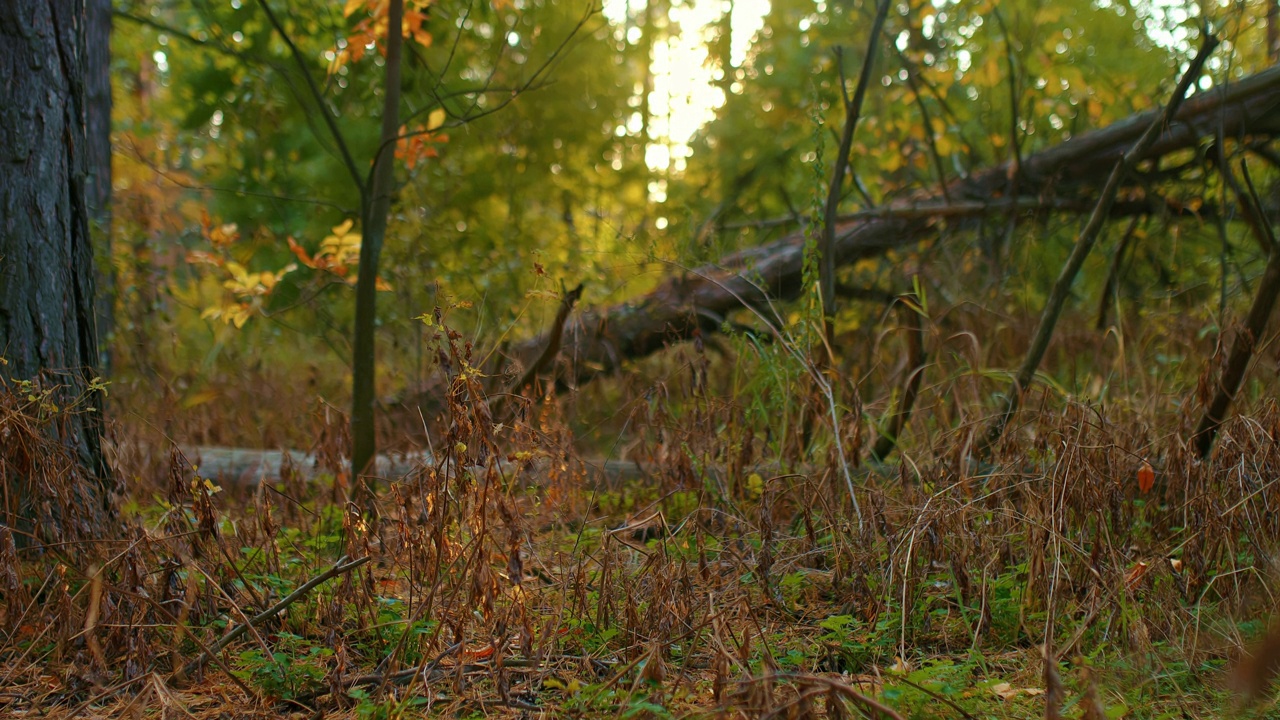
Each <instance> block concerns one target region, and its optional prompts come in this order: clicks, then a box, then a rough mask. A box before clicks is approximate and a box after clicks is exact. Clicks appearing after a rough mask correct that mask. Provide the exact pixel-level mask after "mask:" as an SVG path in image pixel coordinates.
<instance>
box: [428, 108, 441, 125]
mask: <svg viewBox="0 0 1280 720" xmlns="http://www.w3.org/2000/svg"><path fill="white" fill-rule="evenodd" d="M444 119H445V114H444V108H436V109H435V110H432V111H431V114H430V115H428V116H427V130H435V129H437V128H439V127H440V126H441V125H444Z"/></svg>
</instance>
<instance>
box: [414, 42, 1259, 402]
mask: <svg viewBox="0 0 1280 720" xmlns="http://www.w3.org/2000/svg"><path fill="white" fill-rule="evenodd" d="M1159 112H1160V110H1159V109H1156V110H1152V111H1149V112H1144V113H1139V114H1136V115H1133V116H1130V117H1129V118H1126V119H1125V120H1122V121H1120V122H1117V123H1115V124H1112V125H1110V126H1108V127H1105V128H1102V129H1099V130H1096V131H1094V132H1090V133H1087V134H1083V135H1078V136H1076V137H1074V138H1071V139H1069V140H1067V141H1065V142H1063V143H1061V144H1059V145H1056V146H1054V147H1051V148H1047V149H1045V150H1042V151H1040V152H1037V153H1034V154H1031V155H1028V156H1027V157H1025V158H1023V160H1022V164H1021V168H1020V173H1021V174H1020V179H1019V183H1020V187H1021V188H1022V189H1023V191H1024V192H1025V193H1026V195H1024V196H1023V197H1021V198H1014V199H1011V200H1010V199H1006V200H1005V201H1004V202H1000V201H993V199H996V198H1000V196H1001V195H1002V193H1003V191H1004V189H1005V188H1006V187H1007V185H1008V174H1009V172H1010V167H1009V166H1008V164H1004V165H1000V166H997V167H992V168H988V169H985V170H981V171H978V172H975V173H973V174H971V175H969V176H968V177H966V178H962V179H959V180H955V181H953V182H951V183H950V184H949V185H948V186H947V188H946V192H943V190H942V189H940V188H939V189H936V190H934V191H932V192H920V193H917V194H915V195H913V196H912V197H910V198H908V199H906V200H903V201H899V202H895V203H891V204H889V205H886V206H885V207H882V208H877V209H874V210H871V211H867V212H864V213H860V214H858V215H857V216H854V217H851V218H848V219H845V220H843V221H841V222H840V224H839V225H838V226H837V231H836V239H835V249H834V254H835V262H836V264H837V265H848V264H851V263H854V262H857V261H858V260H862V259H865V258H871V257H876V256H879V255H882V254H884V253H886V252H888V251H889V250H893V249H902V248H907V247H910V246H912V245H914V244H916V243H918V242H920V241H922V240H925V239H927V238H928V237H930V236H931V235H932V234H933V233H934V232H935V228H936V225H937V222H938V219H939V218H942V217H956V216H963V215H973V214H984V213H990V212H993V211H998V212H1006V211H1007V210H1000V209H999V208H1000V207H1001V206H1002V205H1003V206H1005V207H1009V206H1019V207H1021V206H1033V207H1037V208H1048V209H1055V208H1061V207H1062V204H1061V202H1060V199H1061V198H1063V197H1068V198H1071V197H1072V196H1079V195H1081V194H1084V193H1088V192H1090V191H1091V190H1092V189H1095V188H1097V187H1100V186H1101V184H1102V183H1103V182H1104V181H1105V180H1106V177H1107V175H1108V174H1109V173H1110V172H1111V169H1112V168H1113V167H1114V166H1115V164H1116V163H1117V162H1118V161H1119V160H1120V158H1121V157H1122V156H1123V155H1124V153H1125V151H1127V150H1128V149H1129V148H1130V147H1131V146H1133V144H1134V143H1135V142H1136V141H1137V140H1138V138H1139V137H1140V136H1141V135H1142V133H1143V131H1144V130H1145V129H1146V128H1147V127H1148V126H1150V125H1151V123H1152V122H1153V121H1154V120H1155V119H1156V117H1157V116H1158V113H1159ZM1276 134H1280V67H1276V68H1271V69H1268V70H1266V71H1264V72H1261V73H1258V74H1256V75H1253V76H1251V77H1248V78H1246V79H1244V80H1241V81H1239V82H1233V83H1230V84H1227V85H1222V86H1218V87H1215V88H1214V89H1212V90H1209V91H1207V92H1201V93H1198V94H1196V95H1194V96H1192V97H1190V98H1188V99H1187V100H1186V102H1185V103H1183V105H1182V108H1181V109H1180V110H1179V112H1178V114H1177V116H1176V118H1175V121H1174V122H1173V123H1172V124H1170V125H1169V126H1168V127H1166V128H1165V129H1164V130H1163V132H1162V133H1161V135H1160V137H1159V138H1158V139H1157V140H1156V141H1155V142H1154V143H1153V144H1152V146H1151V147H1150V148H1149V149H1148V151H1147V152H1146V153H1144V154H1143V155H1142V160H1143V161H1149V160H1153V159H1157V158H1160V157H1163V156H1165V155H1168V154H1170V153H1174V152H1177V151H1181V150H1186V149H1189V148H1193V147H1195V146H1196V145H1197V144H1198V143H1199V142H1201V140H1203V139H1205V138H1212V139H1217V138H1218V137H1219V136H1221V137H1224V138H1236V139H1245V138H1249V137H1254V138H1271V137H1274V136H1275V135H1276ZM1132 211H1134V207H1133V206H1132V205H1118V206H1117V208H1116V209H1115V212H1116V213H1117V214H1118V213H1123V212H1132ZM1139 211H1140V208H1139ZM804 245H805V234H804V232H803V231H800V232H795V233H792V234H791V235H788V236H787V237H784V238H782V239H780V240H777V241H774V242H771V243H767V244H765V245H761V246H759V247H756V248H751V249H748V250H743V251H740V252H736V253H733V254H730V255H728V256H726V257H725V258H723V259H722V260H721V261H720V262H719V263H714V264H709V265H704V266H702V267H699V268H696V269H693V270H689V271H686V272H681V273H678V274H675V275H673V276H672V277H669V278H667V279H666V280H664V281H663V282H662V283H661V284H660V285H659V286H658V287H657V288H655V289H654V290H653V291H651V292H649V293H648V294H646V295H645V296H643V297H641V298H639V299H637V300H633V301H629V302H625V303H621V304H618V305H614V306H611V307H605V308H598V309H592V310H587V311H584V312H582V313H580V314H579V315H578V316H577V317H576V318H574V319H572V320H571V321H570V322H569V323H568V324H567V326H566V327H565V328H564V337H563V339H562V343H561V354H562V355H563V356H564V357H566V358H568V359H569V366H570V368H571V369H570V370H569V372H568V375H567V377H566V379H571V380H573V381H575V382H576V384H582V383H586V382H589V381H590V380H592V379H594V378H596V377H597V376H599V375H602V374H608V373H611V372H613V371H614V370H616V369H617V368H618V367H620V366H621V364H622V363H623V362H625V361H627V360H631V359H636V358H641V357H645V356H647V355H650V354H652V353H654V352H657V351H659V350H661V349H663V348H665V347H667V346H668V345H669V344H671V343H674V342H679V341H682V340H687V339H689V338H691V337H692V336H693V334H694V333H695V332H696V331H699V330H700V331H701V332H703V333H704V334H705V333H715V332H719V330H720V328H721V326H722V324H723V321H724V319H725V317H726V315H727V314H728V313H730V312H732V311H734V310H737V309H739V308H742V307H744V306H746V307H758V308H759V307H765V306H766V305H767V303H768V302H769V301H772V300H786V299H790V298H794V297H796V296H797V295H798V294H799V293H800V291H801V280H802V267H803V262H804ZM547 343H548V339H547V338H546V337H543V336H539V337H535V338H532V339H530V340H528V341H525V342H523V343H520V344H518V345H516V346H514V347H512V348H511V349H510V352H509V355H510V356H512V357H516V358H530V357H535V356H537V354H538V351H539V349H541V348H544V347H546V346H547ZM406 404H408V405H412V404H413V403H412V402H409V403H406Z"/></svg>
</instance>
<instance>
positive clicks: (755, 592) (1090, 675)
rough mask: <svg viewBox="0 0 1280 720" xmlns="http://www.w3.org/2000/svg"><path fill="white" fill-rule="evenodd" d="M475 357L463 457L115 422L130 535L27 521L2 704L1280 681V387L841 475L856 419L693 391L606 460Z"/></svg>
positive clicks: (96, 709) (619, 696) (967, 691)
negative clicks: (805, 415)
mask: <svg viewBox="0 0 1280 720" xmlns="http://www.w3.org/2000/svg"><path fill="white" fill-rule="evenodd" d="M464 391H465V388H463V390H460V391H459V392H458V393H457V394H456V396H455V397H454V398H453V400H454V401H458V402H455V404H454V407H453V412H454V413H455V414H454V420H453V423H452V425H451V426H450V427H449V429H448V430H447V431H446V433H447V434H446V435H445V439H444V441H443V442H438V443H437V445H436V447H437V448H438V449H439V448H444V449H445V450H444V451H443V452H442V457H440V458H439V459H438V460H437V461H436V462H435V463H434V464H430V465H423V466H421V467H420V468H419V469H418V470H416V471H415V472H412V473H410V474H408V475H407V476H404V477H402V478H396V479H393V480H392V481H384V482H379V483H377V484H376V485H375V486H374V494H373V495H369V494H364V493H361V492H356V491H353V490H352V488H351V487H350V483H349V481H348V478H347V476H346V474H345V471H344V470H343V469H342V466H341V463H340V462H336V461H335V460H334V458H336V457H337V456H338V454H337V452H336V449H337V448H339V446H340V444H341V442H342V440H341V437H340V433H333V434H327V435H326V434H325V433H321V434H320V437H321V440H322V442H320V443H318V446H317V448H315V456H316V457H318V458H321V460H320V461H319V463H320V466H319V467H314V468H301V469H300V468H297V467H296V466H294V465H293V464H292V463H291V462H288V461H286V462H285V463H284V464H283V466H282V468H281V469H280V472H279V473H278V475H277V476H275V477H267V478H264V479H263V480H262V481H261V482H258V483H256V484H254V485H253V486H250V487H245V486H241V485H232V484H229V483H228V484H225V486H224V485H222V484H219V482H218V480H217V479H216V478H206V477H204V476H202V475H201V474H200V472H199V469H198V468H196V467H194V466H193V465H192V463H191V462H190V461H189V460H188V459H187V458H186V457H185V456H183V455H182V454H181V453H179V452H176V451H175V452H174V453H173V454H172V455H171V456H170V458H169V461H168V463H167V464H166V463H164V462H157V460H156V458H154V457H153V456H151V455H148V454H146V453H144V451H142V450H140V449H139V448H136V447H134V448H132V449H131V448H130V447H129V446H127V445H120V446H118V448H117V451H116V458H115V459H116V464H117V466H118V468H119V469H120V470H121V472H122V474H123V476H124V477H125V478H126V480H127V481H128V486H127V493H126V497H125V498H124V499H123V503H122V506H121V507H122V511H121V514H122V516H123V519H124V521H125V527H124V528H123V529H122V530H121V531H120V535H119V536H118V537H115V538H99V539H98V540H97V541H96V542H87V543H82V544H80V545H70V544H68V545H66V546H59V545H56V544H55V545H46V546H45V547H44V548H43V549H42V550H40V551H38V552H37V551H34V550H33V549H31V548H30V547H29V546H27V545H26V544H25V543H18V545H22V546H23V547H18V546H16V545H15V544H14V542H13V536H12V535H11V534H9V535H8V536H7V537H5V538H4V541H5V542H4V543H3V545H4V546H5V548H0V549H3V552H0V578H3V579H5V589H4V594H3V598H4V601H3V603H2V605H3V615H2V616H0V633H3V634H2V635H0V659H2V660H3V662H2V663H0V678H3V680H0V687H3V691H0V714H3V715H5V716H8V717H86V718H107V717H138V718H150V717H162V718H171V717H172V718H187V717H194V718H241V717H244V718H249V717H264V718H265V717H285V716H288V717H307V718H312V717H315V718H318V717H332V718H360V719H361V720H367V719H384V718H385V719H390V718H400V717H419V716H427V715H430V716H439V717H462V718H482V717H483V718H487V717H530V718H532V717H600V718H636V717H654V718H660V717H765V718H804V717H832V718H843V717H873V718H894V717H901V718H934V717H941V718H977V717H982V718H993V717H994V718H1004V717H1067V718H1118V717H1134V718H1139V717H1141V718H1211V717H1221V716H1223V715H1224V714H1227V713H1230V712H1238V713H1239V714H1240V716H1243V717H1263V716H1270V715H1271V714H1274V713H1275V712H1276V710H1275V706H1274V704H1272V703H1271V701H1270V700H1269V698H1270V693H1269V691H1268V688H1267V686H1268V683H1269V681H1270V675H1271V673H1272V672H1274V669H1275V668H1274V667H1272V666H1271V665H1272V664H1273V663H1271V659H1273V658H1274V657H1275V656H1276V655H1277V654H1278V653H1280V639H1277V637H1270V638H1268V637H1267V635H1268V633H1267V626H1268V622H1269V620H1268V619H1269V617H1270V615H1271V613H1272V611H1273V610H1274V609H1275V607H1276V599H1275V597H1274V596H1273V594H1272V593H1273V588H1275V587H1276V582H1275V581H1276V575H1275V571H1276V559H1275V558H1276V557H1277V556H1276V554H1275V550H1276V538H1278V537H1280V513H1277V512H1276V508H1277V507H1280V444H1278V443H1277V442H1276V438H1277V437H1280V411H1278V410H1277V408H1276V406H1275V404H1274V403H1267V404H1264V405H1263V406H1261V407H1260V408H1258V409H1256V410H1255V411H1252V412H1250V414H1249V415H1247V416H1244V417H1239V418H1236V419H1234V420H1232V421H1231V422H1230V423H1228V425H1227V426H1225V427H1224V431H1223V434H1222V436H1221V438H1220V440H1219V444H1218V448H1217V450H1216V452H1215V455H1214V456H1213V458H1212V460H1210V461H1206V462H1201V461H1199V460H1197V459H1195V458H1194V456H1193V455H1192V454H1191V453H1190V451H1189V450H1187V449H1186V448H1185V447H1182V446H1181V445H1180V444H1179V443H1178V441H1177V440H1176V438H1174V437H1173V436H1164V437H1161V438H1156V437H1152V435H1151V433H1150V430H1149V429H1148V428H1149V427H1150V425H1148V424H1146V423H1143V422H1138V421H1136V420H1135V419H1134V418H1133V417H1130V416H1125V415H1123V414H1121V413H1116V414H1115V415H1114V416H1109V415H1107V414H1106V413H1104V412H1102V411H1101V410H1099V409H1097V408H1093V407H1088V406H1085V405H1080V404H1075V403H1069V402H1067V403H1059V404H1058V405H1059V406H1058V407H1056V408H1052V409H1051V408H1050V406H1049V405H1048V404H1045V405H1042V406H1041V407H1040V409H1038V410H1027V411H1024V412H1023V413H1022V414H1021V415H1020V420H1019V423H1018V424H1017V426H1016V427H1014V428H1013V429H1011V431H1010V432H1009V433H1008V435H1007V436H1006V440H1005V441H1004V442H1003V444H1002V445H1000V446H999V447H998V448H997V449H996V452H995V454H994V455H993V456H992V457H991V458H990V459H989V460H987V461H983V462H978V461H975V460H974V459H973V458H972V457H970V456H969V455H968V454H967V448H969V447H971V442H972V437H973V434H974V432H975V430H974V429H973V428H972V427H970V428H968V429H966V430H952V431H948V432H946V433H939V434H938V436H937V437H936V441H935V442H934V444H933V449H931V450H929V451H927V452H923V453H914V454H910V455H908V457H907V459H906V460H903V461H895V462H893V463H892V464H884V465H879V464H877V465H871V466H868V465H865V464H864V465H862V466H849V467H847V469H848V471H849V476H848V478H847V479H848V482H846V477H845V474H844V472H845V470H846V465H845V464H844V463H843V462H841V460H840V458H839V457H837V456H836V455H835V452H834V450H831V449H820V450H817V451H811V452H810V453H809V454H808V455H807V456H806V455H797V456H796V457H797V459H796V460H792V461H778V460H777V459H776V458H774V457H763V456H764V455H765V454H766V453H765V452H764V450H763V448H764V447H765V445H766V441H765V439H764V438H760V437H757V436H755V435H754V431H752V430H751V429H749V428H748V427H745V426H743V425H739V424H735V423H734V422H733V421H732V420H725V419H724V418H719V417H716V416H714V413H712V412H711V411H707V412H705V413H703V412H701V411H693V412H690V413H688V414H685V415H683V416H682V417H679V418H674V419H673V418H668V419H667V420H665V421H663V423H664V424H662V427H663V431H662V432H659V433H655V434H653V435H651V436H650V437H651V440H652V442H651V443H646V444H645V445H644V446H643V447H638V448H633V449H631V451H630V453H631V455H630V456H631V457H632V458H633V459H634V460H636V462H637V465H638V467H640V468H641V469H642V470H643V477H641V478H631V479H624V480H614V481H606V480H600V479H598V478H595V477H593V476H592V475H591V474H590V473H589V472H588V465H587V464H586V463H584V462H583V461H582V460H581V459H580V458H579V457H578V455H577V454H576V453H575V452H574V451H573V450H572V442H571V439H570V435H569V433H568V431H566V430H565V429H564V428H563V426H562V425H560V424H559V423H558V422H557V421H556V420H555V419H554V416H555V412H554V409H553V408H543V409H542V410H540V413H541V414H538V413H536V412H535V410H536V408H532V407H531V408H526V411H527V415H518V416H517V418H516V419H515V421H514V422H512V423H509V424H506V425H503V424H497V423H493V422H492V418H490V417H488V414H487V413H488V410H487V408H486V407H485V406H484V405H483V404H470V405H466V404H463V403H461V402H460V400H461V399H462V398H463V397H464V396H465V394H466V393H465V392H464ZM335 427H336V426H335ZM504 433H505V434H504ZM856 435H857V433H855V434H854V437H853V438H852V439H851V444H852V447H848V446H846V449H847V450H848V451H849V452H850V455H851V456H856V450H857V445H858V441H857V439H856ZM325 438H328V439H327V440H325ZM326 442H327V443H329V445H326V444H325V443H326ZM37 451H38V448H37V449H36V450H32V449H31V448H27V449H26V450H25V451H24V452H37ZM9 452H10V455H9V456H8V461H9V462H12V460H13V457H14V456H13V452H15V451H13V450H12V448H11V450H10V451H9ZM324 458H329V462H330V465H329V466H326V465H325V461H324ZM28 460H30V457H28ZM46 460H49V462H48V463H46V464H45V465H44V466H43V467H46V470H47V471H49V472H54V471H55V470H56V467H54V465H55V464H56V463H54V461H55V460H57V453H56V452H55V451H50V456H49V457H48V458H46ZM10 466H11V467H12V466H13V465H10ZM33 466H34V465H33ZM850 485H852V487H853V488H854V491H855V496H856V500H857V504H856V506H855V504H854V503H853V500H852V499H851V498H850V495H849V487H850ZM348 496H350V497H352V498H353V499H352V500H348V499H347V497H348ZM374 508H376V512H375V511H373V509H374ZM344 559H345V561H346V562H348V563H349V564H347V565H344V564H343V563H344ZM351 561H355V562H351ZM311 581H318V582H311ZM300 590H301V592H299V591H300ZM235 628H246V631H244V632H243V633H242V634H241V635H239V636H233V635H232V633H233V631H234V629H235ZM228 636H231V639H230V640H229V641H226V642H220V640H221V639H224V638H227V637H228ZM1256 643H1261V644H1260V645H1256V647H1258V648H1260V650H1259V652H1260V655H1259V657H1258V658H1256V659H1254V660H1248V659H1246V660H1243V661H1241V660H1240V658H1242V657H1247V656H1246V655H1244V654H1243V653H1244V648H1248V647H1250V646H1251V645H1254V644H1256Z"/></svg>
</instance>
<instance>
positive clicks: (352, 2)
mask: <svg viewBox="0 0 1280 720" xmlns="http://www.w3.org/2000/svg"><path fill="white" fill-rule="evenodd" d="M363 5H364V0H347V4H346V6H344V7H343V8H342V17H344V18H348V17H351V16H352V14H354V13H355V11H357V10H359V9H360V8H361V6H363Z"/></svg>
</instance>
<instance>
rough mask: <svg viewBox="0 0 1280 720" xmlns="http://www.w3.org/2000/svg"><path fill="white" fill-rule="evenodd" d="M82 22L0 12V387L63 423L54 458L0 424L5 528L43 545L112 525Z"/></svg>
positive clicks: (72, 16)
mask: <svg viewBox="0 0 1280 720" xmlns="http://www.w3.org/2000/svg"><path fill="white" fill-rule="evenodd" d="M85 20H86V12H85V4H84V0H4V1H3V2H0V78H4V80H3V82H2V83H0V87H2V88H3V89H2V90H0V356H2V357H3V358H4V360H5V361H6V365H5V367H4V369H3V372H2V373H0V383H3V384H4V385H7V390H8V391H10V392H15V393H20V394H19V395H18V400H19V401H22V400H27V396H32V395H34V396H37V397H38V396H39V395H41V394H42V393H44V392H45V391H49V395H48V397H47V400H48V401H49V402H50V403H53V404H56V405H57V408H58V409H57V410H56V411H55V410H53V408H52V406H51V405H48V404H46V406H45V410H46V411H50V412H52V415H53V420H52V421H51V422H49V423H47V424H45V425H44V427H43V428H41V429H40V434H41V435H42V436H43V437H44V438H46V439H51V440H56V441H57V443H56V444H55V445H53V447H57V448H59V449H58V451H57V452H56V454H55V456H53V457H51V456H50V455H49V454H47V453H46V451H45V450H44V448H43V447H42V446H39V445H37V446H35V447H32V446H30V445H27V444H23V443H19V442H14V441H13V440H14V437H15V434H16V433H18V432H19V431H23V430H26V429H29V428H30V427H31V423H30V422H25V423H24V421H23V420H22V419H20V418H19V419H15V418H14V417H13V416H12V415H9V414H6V415H5V417H4V419H3V420H2V421H0V422H3V423H5V424H7V425H6V426H5V429H6V430H7V431H8V432H7V433H6V434H5V437H6V438H7V439H6V440H5V441H4V442H0V482H3V483H4V493H5V497H4V501H3V502H4V507H3V508H0V511H2V512H3V515H0V522H4V523H6V524H9V525H10V526H15V525H16V526H17V527H18V528H19V529H20V533H21V532H28V533H35V534H37V535H38V536H40V537H43V538H45V539H61V538H76V537H92V536H94V534H95V533H98V532H100V531H102V530H103V529H104V528H105V523H106V522H107V521H108V520H109V519H110V518H111V517H112V509H111V508H112V506H111V496H112V492H111V491H112V490H113V485H112V479H111V474H110V473H109V472H108V468H107V466H106V462H105V460H104V457H103V452H102V418H101V412H100V409H101V404H102V400H101V392H100V391H92V390H90V389H89V380H90V379H91V378H93V377H94V371H93V369H92V368H93V367H94V366H95V365H97V363H98V345H97V338H96V336H95V334H94V305H93V302H94V282H93V250H92V247H91V245H90V241H89V214H88V207H87V205H86V195H85V158H84V157H83V153H84V152H85V148H86V130H85V107H84V102H85V88H84V81H85V36H84V27H85ZM24 382H30V383H31V384H30V386H26V385H25V384H24ZM33 404H35V403H31V404H29V405H28V407H30V406H31V405H33ZM19 423H23V424H22V426H21V427H19V425H18V424H19ZM32 437H34V436H32ZM61 465H65V467H61ZM68 469H70V470H72V471H73V472H71V473H70V474H68V473H66V472H65V471H66V470H68Z"/></svg>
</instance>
